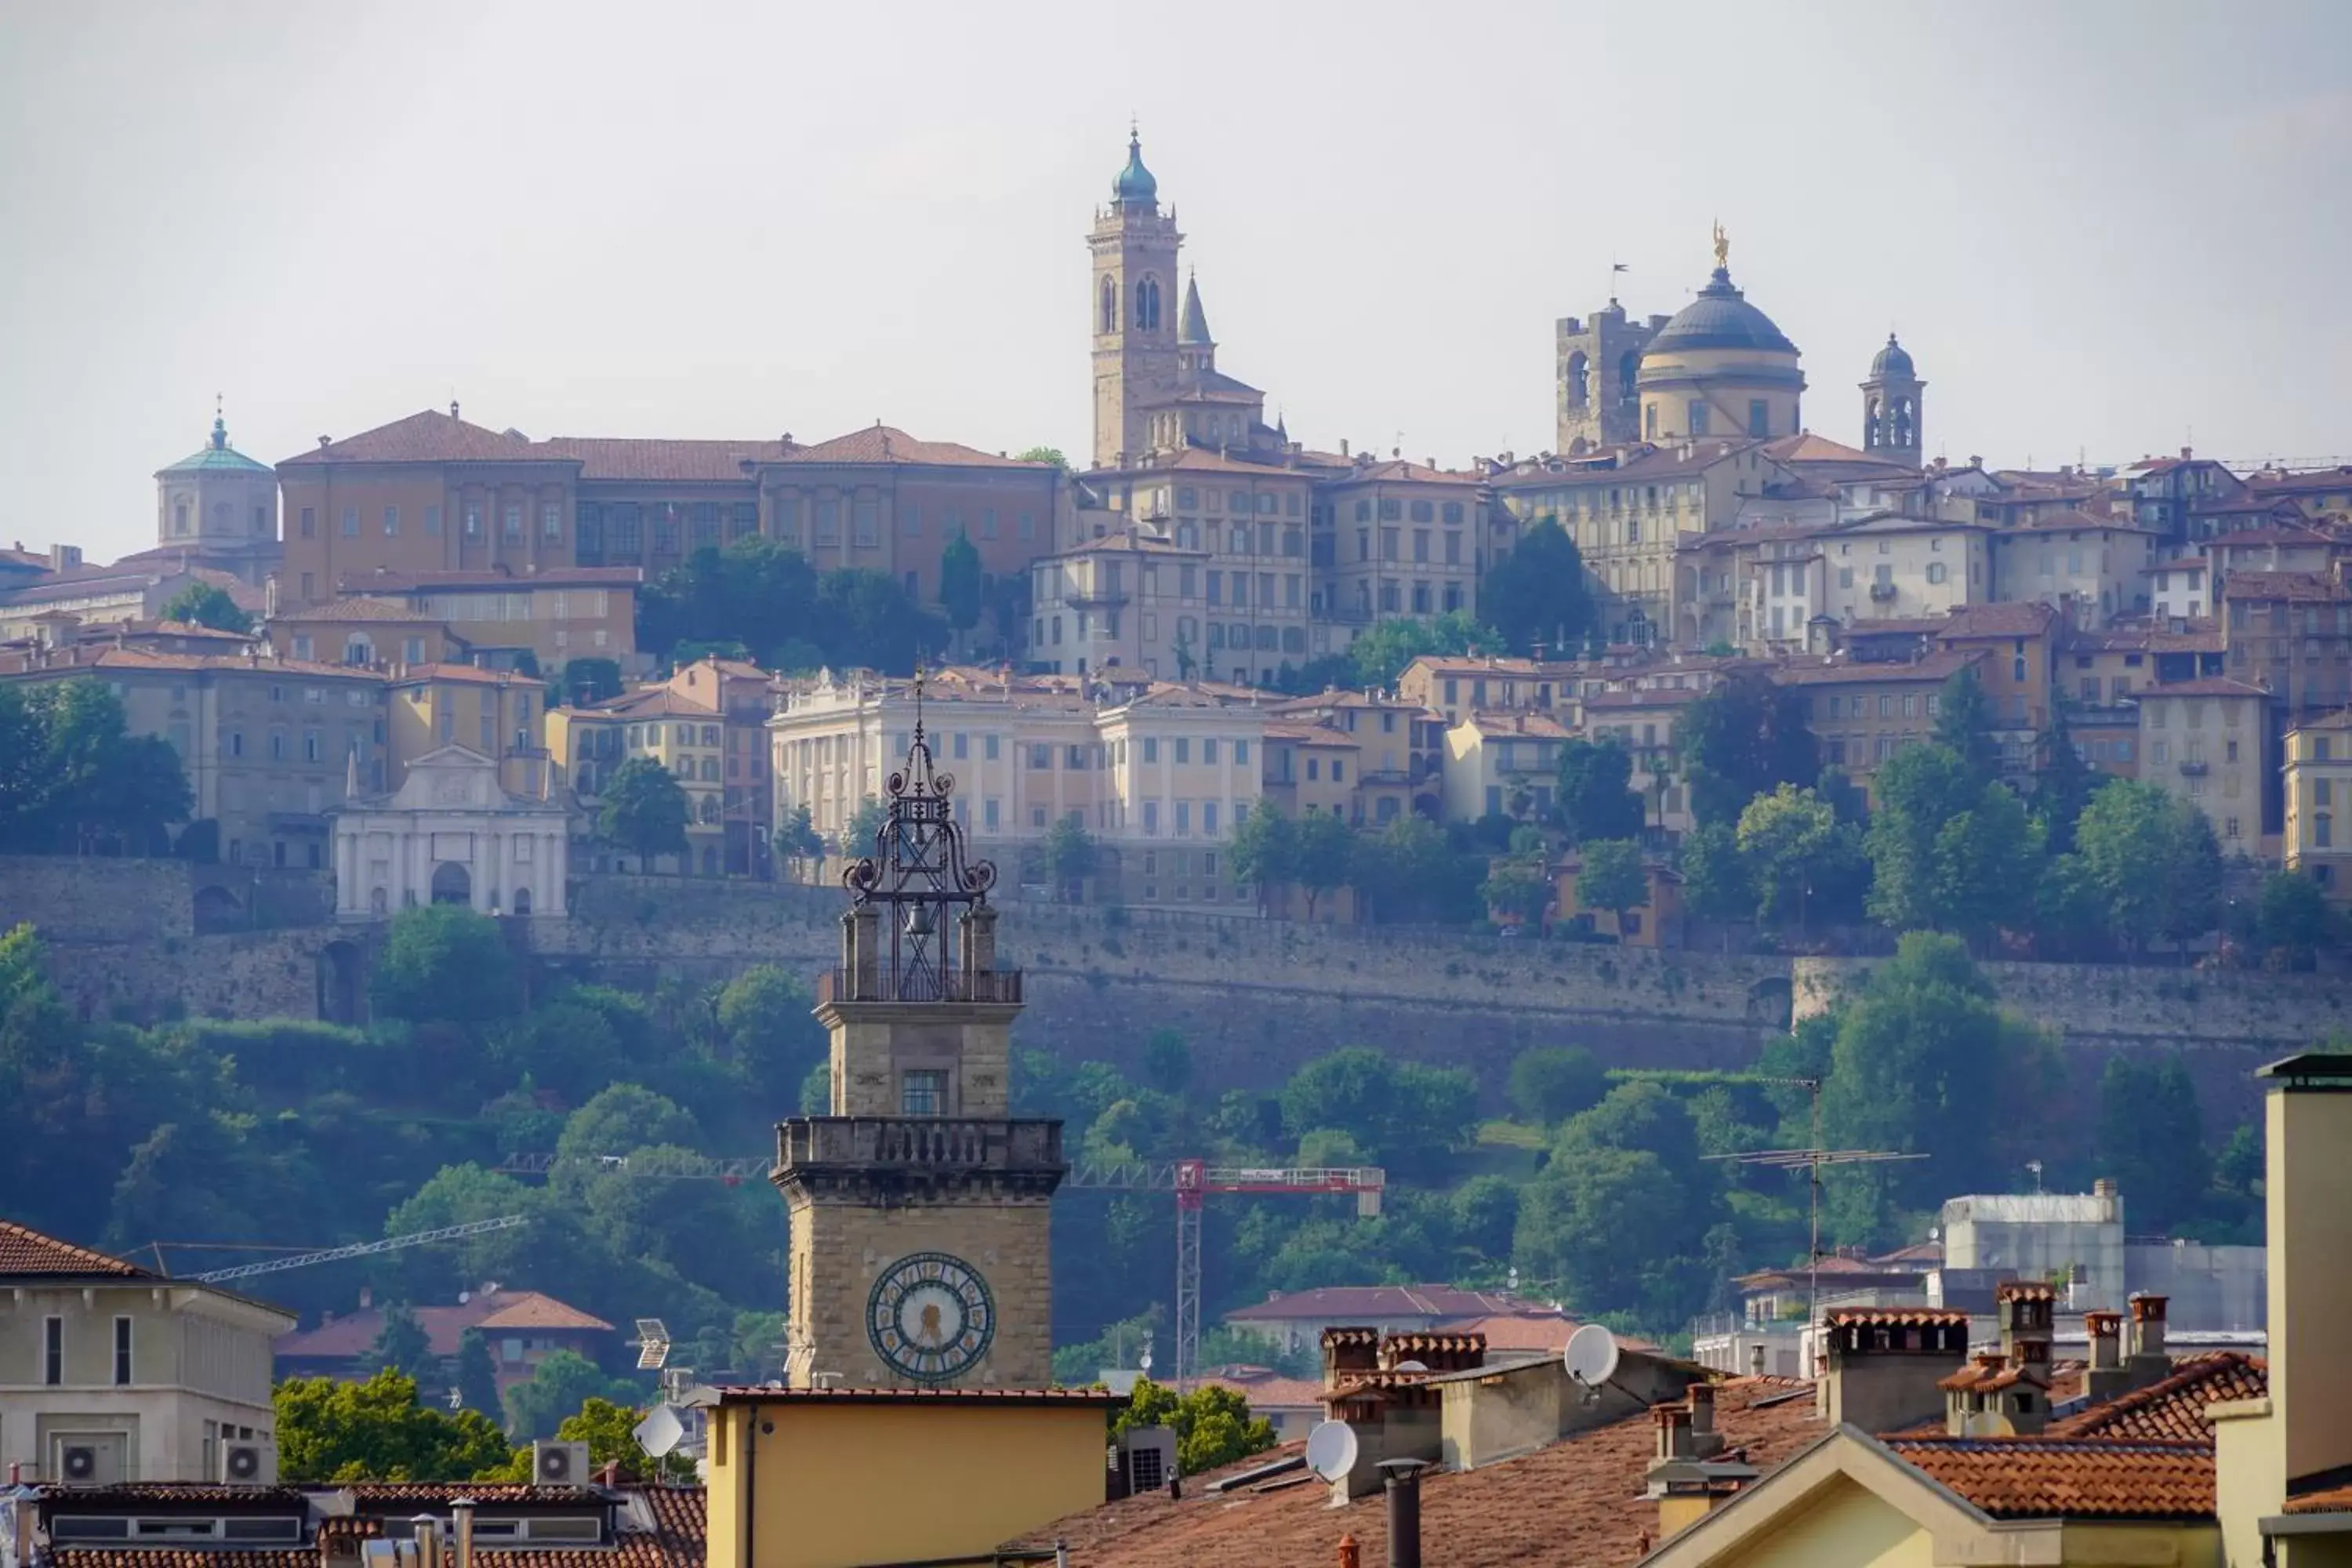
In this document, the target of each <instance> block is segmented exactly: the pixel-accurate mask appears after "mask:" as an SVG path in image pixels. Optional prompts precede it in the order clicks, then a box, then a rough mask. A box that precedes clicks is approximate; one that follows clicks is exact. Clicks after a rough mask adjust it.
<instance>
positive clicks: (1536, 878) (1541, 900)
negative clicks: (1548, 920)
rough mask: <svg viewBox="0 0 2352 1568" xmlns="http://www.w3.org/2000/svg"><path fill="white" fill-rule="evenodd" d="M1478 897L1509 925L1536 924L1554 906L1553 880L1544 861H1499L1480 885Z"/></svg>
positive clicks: (1512, 858) (1511, 858)
mask: <svg viewBox="0 0 2352 1568" xmlns="http://www.w3.org/2000/svg"><path fill="white" fill-rule="evenodd" d="M1478 897H1479V898H1480V899H1482V900H1485V901H1486V907H1487V908H1488V909H1489V910H1493V911H1494V913H1495V914H1496V915H1497V916H1500V917H1502V919H1503V923H1505V924H1507V925H1534V924H1537V923H1538V922H1539V921H1541V920H1542V919H1543V912H1544V910H1548V909H1549V908H1550V907H1551V877H1550V875H1549V872H1547V871H1546V870H1545V869H1544V863H1543V861H1542V860H1541V859H1529V858H1527V857H1525V856H1520V855H1511V856H1506V857H1503V858H1498V859H1497V860H1496V861H1495V863H1494V865H1493V866H1492V868H1489V869H1488V871H1487V872H1486V880H1485V881H1483V882H1481V883H1479V884H1478Z"/></svg>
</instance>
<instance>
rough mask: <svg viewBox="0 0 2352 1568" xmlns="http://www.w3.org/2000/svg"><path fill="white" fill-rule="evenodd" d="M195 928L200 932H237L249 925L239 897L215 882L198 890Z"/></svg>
mask: <svg viewBox="0 0 2352 1568" xmlns="http://www.w3.org/2000/svg"><path fill="white" fill-rule="evenodd" d="M194 917H195V927H196V930H197V931H199V932H203V931H236V930H237V929H238V928H240V927H242V926H245V925H247V924H249V923H250V922H249V921H247V919H246V914H245V905H244V904H243V903H241V902H239V901H238V900H237V896H236V894H235V893H233V892H231V891H229V890H228V889H226V888H224V887H222V886H221V885H220V884H219V883H218V882H215V883H212V884H210V885H209V886H206V887H202V888H198V889H196V899H195V910H194Z"/></svg>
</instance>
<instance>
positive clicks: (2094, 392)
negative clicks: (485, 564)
mask: <svg viewBox="0 0 2352 1568" xmlns="http://www.w3.org/2000/svg"><path fill="white" fill-rule="evenodd" d="M2347 58H2352V5H2347V4H2345V3H2344V0H2314V3H2312V4H2308V5H2286V4H2273V5H2263V4H2250V3H2248V0H2231V3H2230V4H2227V5H2222V4H2213V5H2182V4H2167V3H2158V0H2137V3H2131V4H2118V5H2093V4H2063V3H2060V4H2053V3H2050V0H2035V3H2033V4H2030V5H2011V4H1994V3H1990V0H1969V3H1968V4H1965V5H1962V4H1955V5H1936V6H1931V5H1921V4H1913V3H1910V0H1874V3H1872V4H1863V5H1811V6H1798V5H1780V4H1772V3H1769V0H1768V3H1758V0H1746V3H1743V4H1735V5H1712V4H1704V3H1696V0H1677V3H1676V4H1675V5H1622V4H1616V5H1606V6H1602V5H1576V4H1565V3H1563V4H1553V5H1475V4H1472V5H1428V4H1419V5H1405V4H1387V3H1380V0H1355V3H1353V4H1348V5H1307V4H1296V3H1289V0H1276V3H1271V4H1269V3H1265V0H1261V3H1259V4H1256V5H1223V4H1213V3H1208V0H1193V3H1192V4H1188V5H1175V6H1146V7H1130V6H1118V5H1101V4H1089V5H970V4H960V5H936V6H935V5H910V4H903V3H902V4H898V5H887V6H886V5H862V6H843V5H784V4H758V5H752V4H743V5H698V4H691V3H686V0H666V3H665V4H662V5H648V4H645V3H644V0H635V3H633V4H628V5H621V4H616V3H605V0H567V3H566V4H562V5H555V4H548V5H502V4H496V3H483V0H474V3H468V4H463V5H458V4H440V3H436V0H404V3H402V4H399V5H392V4H373V5H364V4H363V5H308V6H298V5H291V4H279V5H257V4H256V5H236V4H226V3H221V4H210V3H205V0H169V3H164V0H148V3H143V4H142V3H136V0H109V3H107V4H102V5H97V4H68V3H65V0H31V3H27V4H20V5H10V6H8V7H6V8H5V13H4V14H0V125H5V138H0V246H5V251H0V256H5V262H0V265H5V280H6V284H7V287H6V289H5V296H0V464H5V471H6V473H7V476H8V482H7V486H6V491H5V493H6V494H7V495H8V496H9V497H10V498H11V499H12V501H13V505H14V509H15V515H14V516H13V517H11V518H10V519H9V520H8V521H7V522H6V523H5V525H0V540H5V539H7V538H21V539H23V540H24V541H25V542H26V543H28V544H33V545H40V544H46V543H47V542H49V541H50V540H52V539H53V538H64V539H68V540H72V541H77V542H81V543H82V544H84V545H85V546H86V547H87V548H88V550H89V554H90V557H91V559H93V560H99V559H109V558H111V557H112V556H113V555H115V554H119V553H121V552H125V551H128V550H132V549H136V548H141V547H142V546H144V545H146V544H149V543H152V542H153V539H154V526H155V506H154V499H153V498H154V489H153V483H152V478H151V475H152V472H153V470H154V469H156V468H160V467H162V466H163V465H164V464H166V463H169V462H172V461H173V460H175V459H177V458H180V457H182V456H183V455H184V454H186V453H188V452H190V451H192V450H194V448H196V447H198V446H200V445H201V444H202V441H203V438H204V436H205V429H206V426H207V425H208V424H209V422H210V420H211V417H212V400H213V395H214V393H215V391H218V392H221V393H225V394H226V396H227V399H228V418H229V426H230V431H231V435H232V437H233V438H234V439H235V441H236V445H237V446H238V447H240V448H241V449H243V450H244V451H246V452H247V453H249V454H251V455H253V456H255V457H257V458H261V459H263V460H265V461H269V462H275V461H278V460H280V459H283V458H287V457H289V456H292V455H293V454H295V453H297V452H299V451H301V450H303V449H305V448H307V447H310V446H311V445H312V444H313V442H314V441H315V439H316V437H318V436H319V435H320V434H321V433H331V434H333V435H336V436H348V435H351V434H353V433H354V432H357V431H359V430H362V429H364V428H367V427H369V426H373V425H378V424H382V423H383V422H386V421H388V420H391V419H394V418H398V417H401V416H404V415H407V414H410V413H413V412H415V411H416V410H417V409H420V408H425V407H439V406H442V405H446V404H447V403H448V402H449V400H450V398H451V397H452V396H453V395H455V396H457V397H458V398H460V399H462V401H463V404H464V407H465V413H466V416H467V418H468V419H470V420H474V421H476V422H478V423H481V424H485V425H488V426H497V427H503V426H518V427H520V429H522V430H524V431H526V432H528V433H530V435H533V436H546V435H641V436H656V435H665V436H726V437H754V436H757V437H773V436H776V435H780V434H782V433H783V432H785V431H790V432H792V433H793V435H794V436H795V437H799V438H801V439H803V440H811V439H818V438H822V437H828V436H833V435H836V434H839V433H841V432H842V431H844V430H846V429H849V428H852V427H855V426H860V425H865V424H867V423H870V422H871V421H873V420H874V419H876V418H877V417H879V418H882V419H885V420H887V422H889V423H890V424H893V425H897V426H902V427H904V428H906V429H908V430H910V431H913V432H916V433H917V434H919V435H921V436H925V437H932V438H946V439H952V440H959V441H964V442H968V443H970V444H971V445H973V446H977V447H986V448H988V449H991V450H995V449H999V448H1007V447H1023V446H1026V445H1029V444H1031V443H1033V442H1039V441H1044V442H1051V443H1054V444H1055V445H1058V446H1061V447H1064V448H1066V449H1067V450H1069V451H1070V452H1071V453H1073V454H1074V455H1076V454H1080V453H1082V452H1084V451H1085V450H1086V449H1087V446H1088V443H1089V434H1088V431H1089V402H1088V396H1089V392H1088V369H1087V252H1086V248H1085V246H1084V244H1083V240H1082V237H1083V236H1084V234H1085V232H1086V229H1087V225H1088V223H1089V221H1090V218H1091V215H1092V212H1093V209H1094V206H1095V205H1096V204H1097V202H1099V201H1100V200H1102V199H1103V197H1104V196H1105V195H1106V194H1107V193H1108V188H1109V184H1110V180H1111V176H1112V175H1113V174H1114V173H1115V172H1116V171H1117V169H1118V166H1119V164H1120V163H1121V161H1122V159H1123V157H1124V153H1125V142H1126V134H1127V126H1128V117H1129V113H1130V112H1132V113H1134V114H1136V115H1138V116H1139V117H1140V120H1141V122H1142V130H1143V140H1144V152H1145V156H1146V159H1147V161H1148V162H1149V163H1150V166H1151V168H1152V170H1153V172H1154V173H1155V174H1158V176H1159V179H1160V195H1161V197H1162V199H1163V201H1169V202H1172V203H1173V204H1174V205H1175V207H1176V209H1177V212H1178V215H1179V217H1180V220H1181V224H1182V226H1183V228H1184V230H1185V231H1186V233H1187V234H1189V235H1190V236H1191V242H1190V243H1189V244H1188V245H1187V247H1186V250H1185V254H1186V256H1187V257H1188V258H1190V259H1191V260H1192V261H1193V262H1194V263H1196V264H1197V265H1198V268H1199V269H1200V278H1201V285H1202V294H1203V297H1204V300H1205V301H1206V303H1207V306H1208V310H1209V315H1210V320H1211V322H1212V324H1213V327H1214V329H1215V331H1216V333H1217V336H1218V339H1219V342H1220V344H1221V349H1220V355H1221V358H1220V363H1221V365H1222V366H1223V368H1225V369H1227V370H1229V371H1231V372H1233V373H1234V374H1239V375H1241V376H1243V377H1244V378H1246V379H1247V380H1249V381H1251V382H1254V383H1255V384H1258V385H1261V386H1263V387H1265V389H1266V390H1267V392H1268V394H1269V412H1272V411H1275V410H1279V411H1280V412H1282V413H1283V414H1285V415H1286V416H1287V417H1288V420H1289V426H1290V430H1291V433H1292V435H1293V436H1295V437H1301V438H1303V439H1305V440H1307V442H1309V443H1310V444H1313V445H1318V446H1333V445H1336V444H1337V443H1338V441H1339V439H1340V438H1341V437H1349V438H1350V439H1352V440H1354V441H1355V442H1356V443H1358V444H1359V445H1366V444H1377V445H1379V446H1380V447H1383V448H1385V447H1389V446H1391V445H1392V444H1395V443H1397V442H1399V441H1401V442H1402V446H1403V447H1404V448H1405V451H1406V453H1407V455H1408V456H1412V457H1415V458H1421V457H1435V458H1438V459H1439V460H1440V461H1442V462H1445V463H1460V462H1462V461H1464V460H1465V459H1466V458H1468V457H1469V456H1470V455H1472V454H1473V453H1492V452H1496V451H1498V450H1501V449H1503V448H1505V447H1511V448H1515V449H1517V451H1520V452H1523V453H1524V452H1528V451H1533V450H1536V449H1538V448H1542V447H1549V445H1550V444H1551V434H1552V419H1551V412H1550V407H1551V403H1550V400H1551V380H1552V361H1551V335H1552V321H1553V319H1554V318H1555V317H1558V316H1560V315H1564V314H1570V313H1573V314H1579V315H1581V314H1585V313H1587V312H1589V311H1590V310H1591V309H1592V308H1593V307H1595V306H1597V305H1599V304H1600V303H1601V302H1602V300H1604V299H1605V298H1606V297H1607V295H1608V293H1609V291H1610V283H1611V279H1610V273H1609V265H1610V262H1611V261H1612V258H1613V259H1616V260H1621V261H1623V262H1625V263H1626V264H1627V265H1628V266H1629V267H1630V268H1632V270H1631V271H1630V272H1629V273H1628V274H1626V275H1624V276H1623V277H1622V278H1620V279H1618V291H1619V292H1620V293H1621V294H1622V297H1623V299H1624V301H1625V303H1626V305H1627V307H1628V308H1629V309H1630V310H1634V311H1635V312H1637V313H1639V312H1645V311H1653V310H1656V311H1669V310H1675V309H1677V308H1679V307H1680V305H1681V304H1682V303H1683V302H1684V301H1685V300H1686V299H1687V298H1688V297H1689V295H1690V293H1691V291H1692V289H1695V288H1696V287H1697V286H1698V285H1699V284H1701V283H1703V282H1704V281H1705V279H1706V269H1707V266H1708V256H1707V229H1708V225H1709V223H1710V222H1711V221H1712V220H1714V219H1716V218H1717V217H1718V216H1719V217H1720V218H1721V219H1722V221H1723V223H1724V225H1725V226H1726V227H1727V228H1728V229H1729V231H1730V234H1731V237H1732V247H1733V249H1732V271H1733V274H1734V276H1735V277H1736V279H1738V282H1739V283H1740V284H1741V285H1742V286H1743V287H1744V288H1746V289H1747V290H1748V296H1749V298H1750V299H1752V300H1755V301H1756V302H1757V303H1759V305H1761V306H1762V307H1763V308H1764V309H1765V310H1768V311H1769V312H1770V313H1771V315H1772V316H1773V318H1774V319H1775V320H1776V321H1778V322H1779V323H1780V327H1781V328H1782V330H1783V331H1786V332H1788V333H1789V335H1790V336H1791V337H1792V338H1794V339H1795V340H1796V341H1797V342H1798V343H1799V344H1800V345H1801V347H1802V348H1803V350H1804V351H1805V368H1806V372H1807V374H1808V376H1809V377H1810V379H1811V384H1812V390H1811V393H1810V394H1809V395H1808V396H1807V398H1806V405H1805V406H1806V422H1807V424H1808V425H1810V426H1811V427H1812V428H1814V429H1817V430H1821V431H1822V432H1824V433H1826V434H1828V435H1831V436H1833V437H1837V438H1839V439H1842V440H1847V441H1853V440H1855V439H1857V437H1858V431H1857V429H1856V426H1857V424H1858V416H1857V414H1856V408H1857V405H1858V402H1859V395H1858V394H1857V393H1856V392H1855V391H1854V389H1853V384H1854V383H1855V382H1856V381H1857V380H1858V379H1859V378H1860V377H1861V375H1862V374H1864V370H1865V369H1866V367H1867V363H1868V361H1869V359H1870V356H1871V354H1872V353H1873V352H1874V350H1875V349H1876V347H1877V345H1878V344H1879V343H1880V342H1882V341H1883V340H1884V338H1885V333H1886V330H1887V327H1888V325H1889V324H1890V323H1892V324H1895V325H1896V326H1898V327H1899V328H1900V329H1901V331H1902V334H1903V341H1904V342H1905V343H1906V345H1907V346H1908V347H1909V348H1910V349H1911V350H1912V352H1913V353H1914V354H1915V355H1916V358H1917V360H1918V363H1919V367H1920V371H1921V374H1924V375H1925V376H1926V377H1927V381H1928V383H1929V385H1928V389H1927V396H1926V409H1925V413H1926V426H1927V445H1928V447H1929V450H1930V451H1931V453H1932V452H1936V451H1942V452H1946V453H1948V455H1950V456H1951V457H1952V458H1955V459H1958V458H1964V457H1965V456H1967V455H1968V454H1969V453H1979V452H1980V453H1983V454H1985V455H1987V456H1988V457H1990V458H1994V459H1996V460H1998V461H2001V462H2008V463H2022V462H2023V461H2025V460H2026V459H2027V458H2029V457H2031V458H2032V459H2033V460H2034V461H2035V462H2036V463H2039V464H2043V465H2051V464H2055V463H2057V462H2060V461H2072V460H2074V458H2075V457H2076V456H2077V454H2078V453H2084V454H2087V456H2088V457H2089V458H2091V460H2092V461H2094V462H2098V461H2103V460H2104V461H2118V460H2128V459H2131V458H2137V457H2138V456H2140V455H2141V454H2142V453H2144V452H2147V451H2150V450H2160V449H2164V448H2168V447H2176V446H2179V444H2180V443H2181V442H2183V441H2184V440H2186V439H2189V437H2190V434H2191V432H2192V431H2193V434H2194V438H2195V441H2196V445H2197V446H2198V447H2199V448H2200V450H2203V451H2207V452H2210V453H2211V454H2213V455H2215V456H2220V457H2224V458H2232V459H2238V460H2245V461H2252V460H2257V459H2260V458H2265V457H2273V456H2275V457H2281V458H2289V459H2305V460H2318V459H2322V458H2336V460H2352V458H2344V457H2341V456H2340V455H2342V454H2347V453H2352V398H2347V395H2346V393H2345V391H2344V385H2345V381H2344V371H2345V367H2346V366H2347V364H2352V310H2347V305H2346V296H2347V289H2352V270H2347V256H2352V88H2347V85H2346V84H2347V77H2346V75H2345V73H2344V71H2343V64H2344V62H2345V61H2346V60H2347Z"/></svg>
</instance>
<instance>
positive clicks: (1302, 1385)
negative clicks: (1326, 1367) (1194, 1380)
mask: <svg viewBox="0 0 2352 1568" xmlns="http://www.w3.org/2000/svg"><path fill="white" fill-rule="evenodd" d="M1201 1381H1202V1383H1211V1384H1216V1385H1217V1386H1218V1387H1219V1388H1230V1389H1232V1390H1233V1391H1234V1393H1235V1394H1240V1395H1241V1396H1242V1397H1243V1398H1244V1399H1245V1400H1247V1401H1248V1402H1249V1407H1250V1408H1251V1409H1252V1410H1254V1411H1257V1412H1260V1413H1263V1412H1265V1411H1268V1410H1297V1409H1299V1408H1302V1407H1307V1406H1312V1407H1315V1408H1320V1407H1321V1405H1322V1404H1323V1380H1322V1379H1321V1378H1319V1377H1285V1376H1283V1375H1282V1374H1281V1373H1277V1372H1276V1371H1275V1370H1274V1369H1273V1368H1271V1367H1264V1366H1221V1367H1218V1368H1216V1369H1215V1370H1213V1371H1212V1372H1210V1373H1207V1374H1206V1375H1204V1376H1203V1377H1202V1379H1201Z"/></svg>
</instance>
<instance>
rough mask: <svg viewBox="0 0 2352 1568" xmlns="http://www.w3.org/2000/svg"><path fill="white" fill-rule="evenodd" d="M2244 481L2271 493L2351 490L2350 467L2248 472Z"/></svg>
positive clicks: (2319, 492)
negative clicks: (2298, 471) (2294, 471)
mask: <svg viewBox="0 0 2352 1568" xmlns="http://www.w3.org/2000/svg"><path fill="white" fill-rule="evenodd" d="M2246 483H2247V484H2248V485H2249V486H2251V487H2252V488H2253V489H2258V490H2263V491H2266V492H2268V493H2270V494H2273V495H2292V494H2294V493H2297V492H2304V493H2318V494H2325V493H2326V492H2327V491H2329V490H2352V468H2307V469H2305V471H2303V472H2302V473H2299V474H2249V475H2247V476H2246Z"/></svg>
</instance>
